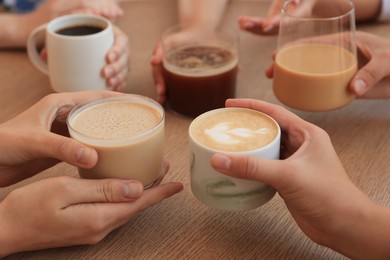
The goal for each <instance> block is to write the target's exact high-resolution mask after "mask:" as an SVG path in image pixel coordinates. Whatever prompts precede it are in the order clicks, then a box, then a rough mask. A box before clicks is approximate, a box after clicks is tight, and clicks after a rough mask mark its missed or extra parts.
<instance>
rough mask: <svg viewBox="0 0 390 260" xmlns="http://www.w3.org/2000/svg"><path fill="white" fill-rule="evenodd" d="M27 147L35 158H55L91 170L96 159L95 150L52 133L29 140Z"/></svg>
mask: <svg viewBox="0 0 390 260" xmlns="http://www.w3.org/2000/svg"><path fill="white" fill-rule="evenodd" d="M34 143H35V144H34ZM29 147H30V149H31V150H30V152H31V154H33V155H34V156H35V157H48V158H55V159H58V160H60V161H64V162H67V163H69V164H71V165H74V166H77V167H82V168H92V167H93V166H94V165H95V164H96V162H97V159H98V155H97V152H96V151H95V149H92V148H90V147H88V146H86V145H84V144H82V143H80V142H78V141H76V140H74V139H72V138H69V137H65V136H61V135H57V134H54V133H49V134H47V135H46V134H45V135H44V136H41V137H39V136H38V135H37V136H36V137H35V138H33V139H32V140H31V143H30V144H29Z"/></svg>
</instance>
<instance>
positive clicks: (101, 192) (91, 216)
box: [0, 164, 183, 257]
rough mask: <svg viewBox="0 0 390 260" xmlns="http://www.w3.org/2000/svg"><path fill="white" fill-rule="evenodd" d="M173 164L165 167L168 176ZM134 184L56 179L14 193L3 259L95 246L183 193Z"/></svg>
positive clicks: (172, 186)
mask: <svg viewBox="0 0 390 260" xmlns="http://www.w3.org/2000/svg"><path fill="white" fill-rule="evenodd" d="M167 170H168V165H167V164H165V165H164V167H163V175H165V173H166V172H167ZM182 189H183V186H182V184H181V183H174V182H171V183H166V184H162V185H157V186H154V187H152V188H149V189H147V190H143V186H142V184H141V183H140V182H138V181H133V180H116V179H104V180H87V179H78V178H73V177H67V176H62V177H54V178H48V179H44V180H41V181H37V182H34V183H31V184H28V185H26V186H23V187H20V188H18V189H16V190H14V191H12V192H11V193H10V194H9V195H8V196H7V197H6V198H5V199H4V200H3V201H2V202H1V203H0V216H1V218H0V234H1V235H0V244H1V247H0V257H4V256H6V255H9V254H12V253H16V252H21V251H31V250H38V249H43V248H53V247H63V246H73V245H93V244H96V243H98V242H99V241H100V240H102V239H103V238H104V237H105V236H106V235H107V234H108V233H110V232H111V231H112V230H114V229H116V228H117V227H119V226H121V225H123V224H125V223H126V222H127V221H128V220H129V219H130V218H131V217H133V216H134V215H136V214H137V213H139V212H141V211H143V210H145V209H147V208H149V207H152V206H153V205H155V204H157V203H159V202H161V201H162V200H164V199H166V198H168V197H170V196H172V195H174V194H176V193H178V192H180V191H181V190H182Z"/></svg>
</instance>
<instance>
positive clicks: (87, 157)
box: [76, 148, 96, 166]
mask: <svg viewBox="0 0 390 260" xmlns="http://www.w3.org/2000/svg"><path fill="white" fill-rule="evenodd" d="M95 157H96V153H95V151H94V150H93V149H90V148H80V149H79V150H78V151H77V154H76V161H77V162H78V163H79V164H81V165H87V166H88V165H90V164H91V162H94V161H95V160H96V159H95Z"/></svg>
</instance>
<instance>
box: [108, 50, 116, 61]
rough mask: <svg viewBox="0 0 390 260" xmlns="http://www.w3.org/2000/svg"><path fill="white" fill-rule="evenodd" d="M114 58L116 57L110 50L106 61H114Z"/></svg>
mask: <svg viewBox="0 0 390 260" xmlns="http://www.w3.org/2000/svg"><path fill="white" fill-rule="evenodd" d="M116 59H117V55H116V53H115V52H110V53H109V54H108V61H109V62H114V61H116Z"/></svg>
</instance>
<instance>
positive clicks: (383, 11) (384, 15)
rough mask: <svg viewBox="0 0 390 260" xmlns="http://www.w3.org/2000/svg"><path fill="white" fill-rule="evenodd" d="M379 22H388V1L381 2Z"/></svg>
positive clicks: (389, 14)
mask: <svg viewBox="0 0 390 260" xmlns="http://www.w3.org/2000/svg"><path fill="white" fill-rule="evenodd" d="M379 20H380V21H390V0H382V8H381V13H380V15H379Z"/></svg>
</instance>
